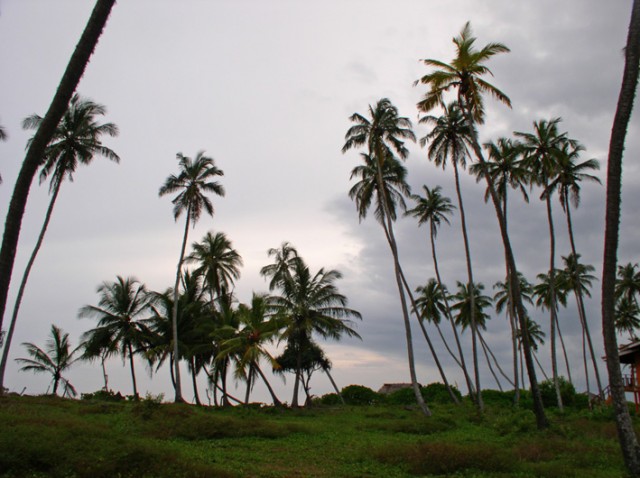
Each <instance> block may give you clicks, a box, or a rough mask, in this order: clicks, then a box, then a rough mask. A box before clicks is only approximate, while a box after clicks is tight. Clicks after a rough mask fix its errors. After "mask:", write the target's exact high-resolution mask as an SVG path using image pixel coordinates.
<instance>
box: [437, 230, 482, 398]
mask: <svg viewBox="0 0 640 478" xmlns="http://www.w3.org/2000/svg"><path fill="white" fill-rule="evenodd" d="M434 230H435V225H434V224H433V222H431V223H430V234H429V239H430V241H431V257H432V258H433V268H434V270H435V273H436V280H437V281H438V287H439V288H440V290H441V291H442V299H443V301H444V308H445V312H446V315H447V320H448V321H449V323H450V324H451V329H452V330H453V337H454V338H455V341H456V347H457V348H458V354H459V357H460V359H459V360H456V363H457V364H458V365H459V366H460V368H461V369H462V373H463V375H464V379H465V381H466V382H467V390H468V391H469V396H470V397H472V396H474V387H473V384H472V382H471V377H470V376H469V371H468V370H467V365H466V364H465V361H464V353H463V352H462V345H461V344H460V335H459V334H458V329H457V328H456V324H455V322H454V320H453V316H452V315H451V308H450V307H449V299H448V298H447V294H446V293H445V287H444V285H443V284H442V279H441V278H440V268H439V267H438V256H437V255H436V243H435V237H434ZM438 331H440V328H438ZM443 341H444V339H443ZM445 344H446V342H445ZM447 350H449V347H448V346H447ZM451 355H452V356H453V354H451ZM454 358H455V356H454Z"/></svg>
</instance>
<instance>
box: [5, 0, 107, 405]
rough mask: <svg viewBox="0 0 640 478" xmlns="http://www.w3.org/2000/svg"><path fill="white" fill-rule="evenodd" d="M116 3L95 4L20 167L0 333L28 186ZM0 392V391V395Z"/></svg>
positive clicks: (8, 230) (10, 214) (8, 225)
mask: <svg viewBox="0 0 640 478" xmlns="http://www.w3.org/2000/svg"><path fill="white" fill-rule="evenodd" d="M115 3H116V2H115V0H97V1H96V5H95V7H94V8H93V11H92V12H91V17H89V20H88V22H87V25H86V27H85V29H84V31H83V32H82V35H81V37H80V40H79V41H78V44H77V45H76V48H75V50H74V52H73V54H72V55H71V58H70V60H69V63H68V64H67V68H66V70H65V72H64V74H63V76H62V79H61V80H60V84H59V85H58V89H57V90H56V93H55V95H54V97H53V100H52V101H51V105H50V106H49V109H48V111H47V113H46V114H45V116H44V118H43V120H42V124H41V125H40V128H38V131H37V132H36V134H35V136H34V138H33V141H32V142H31V144H30V146H29V148H28V150H27V154H26V156H25V159H24V161H23V162H22V167H21V168H20V172H19V173H18V177H17V179H16V182H15V186H14V189H13V194H12V196H11V201H10V203H9V208H8V211H7V218H6V221H5V227H4V234H3V235H2V247H1V248H0V330H2V324H3V318H4V312H5V308H6V305H7V295H8V293H9V285H10V282H11V274H12V272H13V263H14V261H15V257H16V250H17V246H18V239H19V237H20V228H21V225H22V217H23V216H24V211H25V208H26V205H27V198H28V196H29V189H30V188H31V182H32V181H33V178H34V177H35V175H36V172H37V170H38V168H39V167H40V165H41V163H42V157H43V155H44V152H45V149H46V147H47V145H48V144H49V142H50V141H51V138H52V137H53V135H54V133H55V129H56V127H57V126H58V124H59V123H60V119H61V118H62V116H63V115H64V112H65V111H66V109H67V106H68V104H69V101H70V100H71V96H72V95H73V92H74V91H75V89H76V87H77V86H78V83H79V82H80V78H81V77H82V75H83V74H84V70H85V68H86V66H87V64H88V63H89V58H90V57H91V55H92V53H93V50H94V49H95V47H96V45H97V43H98V39H99V38H100V35H101V34H102V30H103V29H104V26H105V24H106V23H107V19H108V18H109V14H110V13H111V9H112V7H113V5H114V4H115ZM1 393H2V388H0V394H1Z"/></svg>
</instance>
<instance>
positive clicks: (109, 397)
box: [81, 389, 126, 402]
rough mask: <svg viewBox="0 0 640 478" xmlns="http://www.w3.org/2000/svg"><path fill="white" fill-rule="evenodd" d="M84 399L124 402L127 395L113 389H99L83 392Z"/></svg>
mask: <svg viewBox="0 0 640 478" xmlns="http://www.w3.org/2000/svg"><path fill="white" fill-rule="evenodd" d="M81 397H82V400H99V401H101V402H124V401H125V400H126V397H125V396H124V395H122V394H121V393H120V392H118V393H115V392H114V391H113V390H104V389H102V390H98V391H96V392H93V393H83V394H81Z"/></svg>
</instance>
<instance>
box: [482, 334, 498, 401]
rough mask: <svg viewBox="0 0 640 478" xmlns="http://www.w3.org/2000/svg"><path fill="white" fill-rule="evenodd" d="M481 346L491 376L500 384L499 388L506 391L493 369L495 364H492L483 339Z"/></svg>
mask: <svg viewBox="0 0 640 478" xmlns="http://www.w3.org/2000/svg"><path fill="white" fill-rule="evenodd" d="M478 336H480V331H478ZM480 346H481V347H482V352H483V353H484V358H485V360H486V361H487V366H488V367H489V372H490V373H491V376H492V377H493V379H494V380H495V381H496V384H497V385H498V390H500V391H501V392H504V390H503V389H502V384H501V383H500V380H499V379H498V376H497V375H496V372H495V370H493V366H492V365H491V359H490V358H489V354H488V353H487V347H486V344H485V343H484V341H483V340H482V339H480Z"/></svg>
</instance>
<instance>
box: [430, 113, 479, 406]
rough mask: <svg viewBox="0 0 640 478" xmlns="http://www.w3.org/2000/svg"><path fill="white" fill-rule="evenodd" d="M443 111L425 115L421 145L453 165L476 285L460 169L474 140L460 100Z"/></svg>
mask: <svg viewBox="0 0 640 478" xmlns="http://www.w3.org/2000/svg"><path fill="white" fill-rule="evenodd" d="M443 108H444V114H443V115H442V116H440V117H436V116H424V117H422V118H421V119H420V122H421V123H428V124H433V125H434V128H433V129H432V130H431V132H430V133H429V134H428V135H427V136H425V137H424V138H421V139H420V145H421V146H425V145H426V144H427V143H429V149H428V156H429V160H431V161H433V162H434V164H435V165H436V166H441V167H442V169H445V167H446V165H447V162H450V163H451V166H452V167H453V174H454V179H455V185H456V194H457V196H458V210H459V211H460V224H461V228H462V238H463V243H464V253H465V259H466V264H467V284H473V282H474V281H473V265H472V262H471V247H470V245H469V232H468V229H467V221H466V215H465V211H464V203H463V201H462V192H461V189H460V174H459V168H463V169H464V168H465V167H466V164H467V157H468V156H469V148H468V146H469V143H470V141H471V130H470V125H469V122H468V121H467V120H466V118H465V116H464V114H463V113H462V110H461V109H460V108H459V106H458V103H457V102H453V103H450V104H449V105H445V106H443ZM474 300H475V299H474V296H473V295H472V296H471V302H472V305H471V309H470V310H471V317H470V320H471V323H470V324H471V352H472V356H473V370H474V375H475V389H476V396H475V402H476V403H477V404H478V408H479V409H480V410H482V409H483V407H484V405H483V401H482V387H481V386H480V372H479V369H478V346H477V327H476V323H475V322H476V321H475V311H476V308H475V307H474V306H473V301H474Z"/></svg>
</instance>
